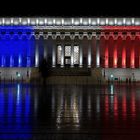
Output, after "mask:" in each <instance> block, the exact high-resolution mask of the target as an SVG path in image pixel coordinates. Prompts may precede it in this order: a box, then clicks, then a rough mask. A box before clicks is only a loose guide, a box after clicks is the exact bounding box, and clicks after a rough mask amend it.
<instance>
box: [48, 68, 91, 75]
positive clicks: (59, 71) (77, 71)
mask: <svg viewBox="0 0 140 140" xmlns="http://www.w3.org/2000/svg"><path fill="white" fill-rule="evenodd" d="M48 74H49V75H50V76H90V75H91V69H88V68H78V67H74V68H67V67H66V68H57V67H56V68H52V69H50V70H49V72H48Z"/></svg>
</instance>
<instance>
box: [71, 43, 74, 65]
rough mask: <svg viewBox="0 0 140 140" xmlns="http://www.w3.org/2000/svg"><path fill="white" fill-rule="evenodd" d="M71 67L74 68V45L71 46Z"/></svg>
mask: <svg viewBox="0 0 140 140" xmlns="http://www.w3.org/2000/svg"><path fill="white" fill-rule="evenodd" d="M71 67H74V43H73V41H72V44H71Z"/></svg>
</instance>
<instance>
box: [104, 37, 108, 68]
mask: <svg viewBox="0 0 140 140" xmlns="http://www.w3.org/2000/svg"><path fill="white" fill-rule="evenodd" d="M105 42H106V44H105V45H106V46H105V68H108V64H109V63H108V58H109V53H108V39H106V41H105Z"/></svg>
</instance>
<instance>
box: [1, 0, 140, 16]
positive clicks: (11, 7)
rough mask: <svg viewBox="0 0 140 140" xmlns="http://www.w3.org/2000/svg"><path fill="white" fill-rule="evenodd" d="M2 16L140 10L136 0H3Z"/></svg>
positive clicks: (128, 13) (113, 13)
mask: <svg viewBox="0 0 140 140" xmlns="http://www.w3.org/2000/svg"><path fill="white" fill-rule="evenodd" d="M0 16H1V17H3V16H7V17H8V16H53V17H62V16H63V17H81V16H82V17H116V16H117V17H124V16H125V17H132V16H133V17H140V10H139V3H137V2H136V1H134V0H127V1H124V0H112V1H111V0H110V1H107V0H96V1H95V0H91V1H89V0H78V1H77V0H71V1H70V0H63V1H61V0H44V1H43V0H34V1H33V0H18V1H14V0H11V1H10V2H9V1H6V0H5V1H4V0H3V3H2V4H0Z"/></svg>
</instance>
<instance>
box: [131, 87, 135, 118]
mask: <svg viewBox="0 0 140 140" xmlns="http://www.w3.org/2000/svg"><path fill="white" fill-rule="evenodd" d="M131 111H132V119H133V120H134V119H135V117H136V99H135V93H134V89H133V88H132V92H131Z"/></svg>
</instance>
